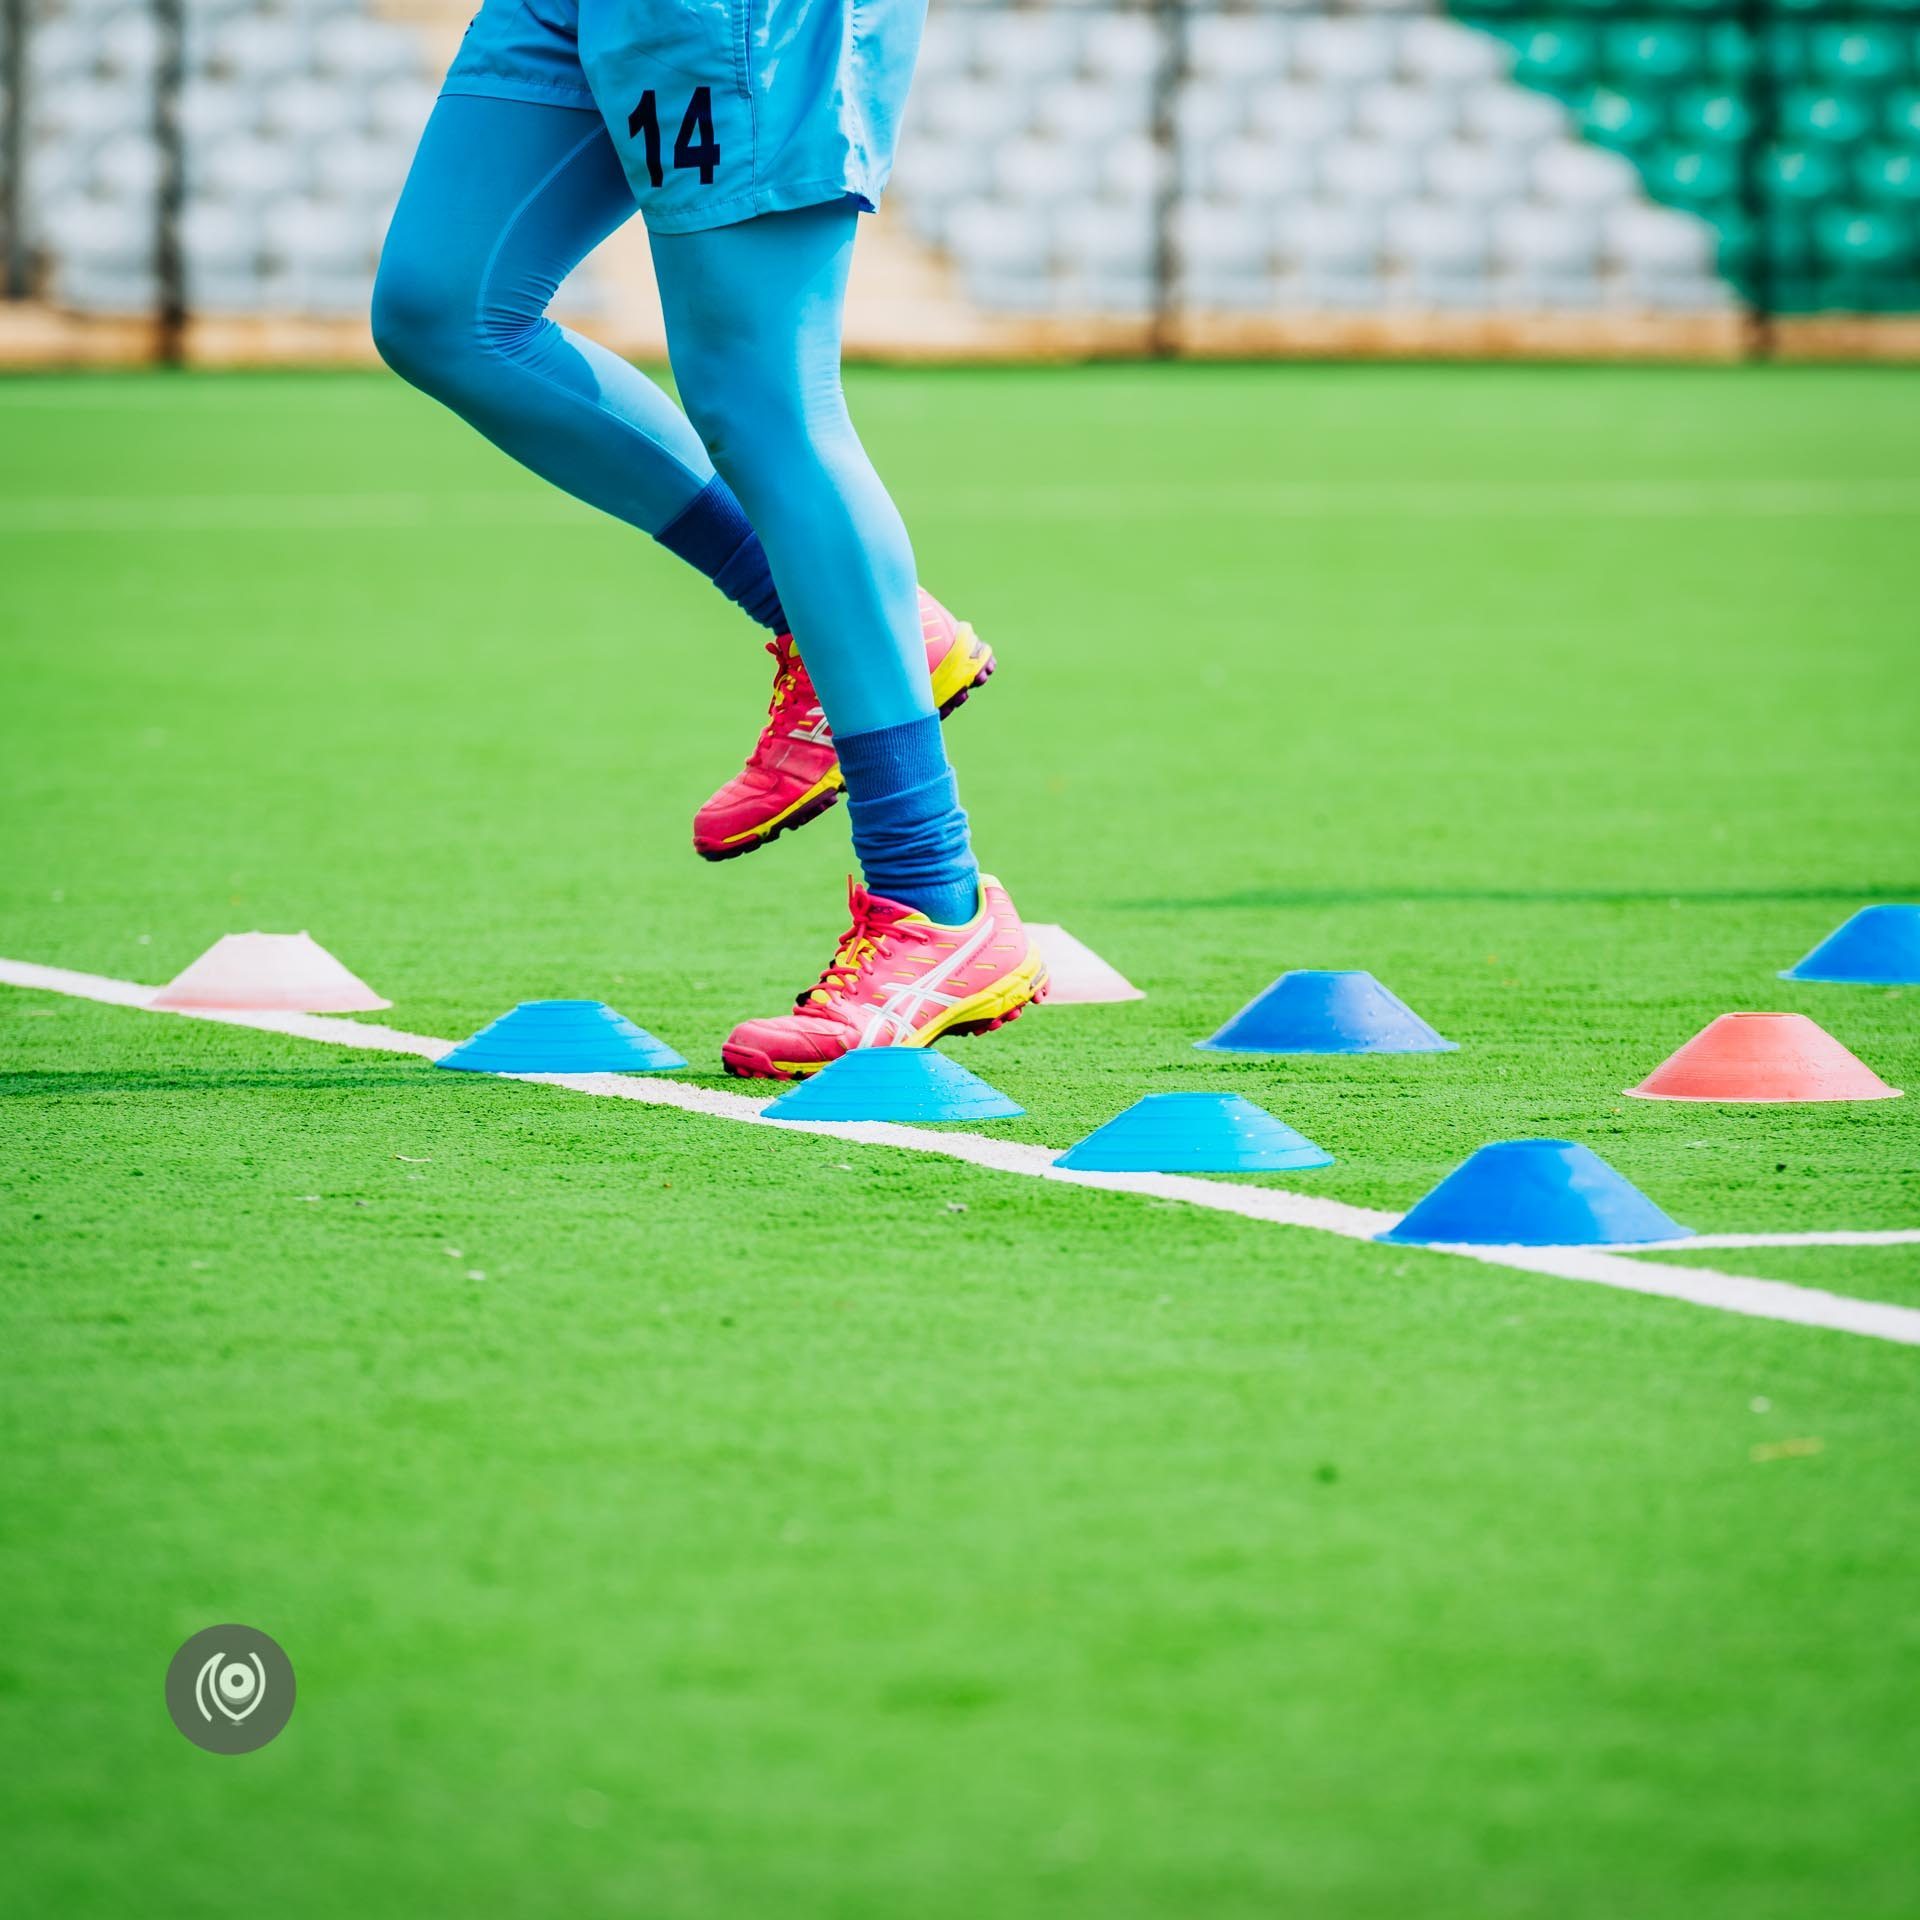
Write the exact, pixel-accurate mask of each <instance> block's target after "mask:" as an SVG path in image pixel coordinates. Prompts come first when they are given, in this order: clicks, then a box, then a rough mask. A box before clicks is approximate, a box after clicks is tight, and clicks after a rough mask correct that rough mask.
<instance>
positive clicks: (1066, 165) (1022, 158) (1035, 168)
mask: <svg viewBox="0 0 1920 1920" xmlns="http://www.w3.org/2000/svg"><path fill="white" fill-rule="evenodd" d="M1098 177H1099V155H1098V154H1097V153H1096V152H1095V151H1094V150H1093V149H1092V148H1091V147H1087V146H1082V145H1076V144H1074V143H1073V142H1070V141H1066V140H1035V139H1017V140H1007V141H1004V142H1002V143H1001V146H1000V148H999V150H998V151H997V152H996V153H995V154H994V156H993V178H994V183H995V185H996V186H997V187H998V189H999V191H1000V193H1001V194H1002V195H1003V196H1004V197H1005V198H1006V199H1008V200H1027V201H1037V202H1042V203H1045V204H1049V205H1052V204H1057V203H1058V202H1060V201H1063V200H1084V199H1086V198H1087V197H1088V196H1089V195H1090V194H1092V192H1093V191H1094V188H1095V186H1096V184H1097V182H1098Z"/></svg>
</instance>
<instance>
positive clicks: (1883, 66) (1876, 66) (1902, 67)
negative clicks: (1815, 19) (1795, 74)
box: [1807, 26, 1908, 86]
mask: <svg viewBox="0 0 1920 1920" xmlns="http://www.w3.org/2000/svg"><path fill="white" fill-rule="evenodd" d="M1807 51H1808V65H1809V68H1810V70H1811V72H1812V75H1813V77H1814V79H1816V80H1817V81H1820V82H1821V83H1823V84H1825V85H1829V86H1832V85H1852V84H1858V83H1859V82H1861V81H1863V80H1864V81H1875V80H1888V79H1892V78H1893V77H1894V76H1895V75H1898V74H1904V73H1905V72H1906V71H1907V70H1908V65H1907V63H1908V48H1907V47H1906V46H1904V45H1903V44H1902V37H1901V36H1900V34H1898V33H1897V32H1896V31H1895V30H1894V29H1892V28H1890V27H1868V26H1823V27H1817V28H1815V30H1814V33H1813V36H1812V39H1811V41H1810V42H1809V43H1808V49H1807Z"/></svg>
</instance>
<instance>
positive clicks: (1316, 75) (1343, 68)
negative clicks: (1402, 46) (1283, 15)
mask: <svg viewBox="0 0 1920 1920" xmlns="http://www.w3.org/2000/svg"><path fill="white" fill-rule="evenodd" d="M1398 41H1399V26H1398V23H1397V22H1394V21H1390V20H1368V19H1360V20H1353V19H1324V18H1322V19H1313V20H1303V21H1302V22H1300V24H1299V26H1298V27H1297V28H1296V29H1295V30H1294V35H1293V71H1294V72H1295V73H1296V74H1300V75H1302V76H1304V77H1306V78H1309V79H1318V80H1333V81H1340V82H1343V83H1345V84H1346V85H1347V86H1350V87H1351V86H1357V85H1361V84H1363V83H1365V82H1367V81H1374V80H1386V79H1390V78H1391V77H1392V74H1393V68H1394V57H1395V49H1396V47H1397V45H1398Z"/></svg>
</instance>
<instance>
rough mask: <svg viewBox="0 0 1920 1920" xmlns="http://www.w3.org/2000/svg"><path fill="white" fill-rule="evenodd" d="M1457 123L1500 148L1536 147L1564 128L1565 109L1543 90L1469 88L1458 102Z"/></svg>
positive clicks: (1566, 120) (1566, 124) (1502, 87)
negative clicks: (1458, 118)
mask: <svg viewBox="0 0 1920 1920" xmlns="http://www.w3.org/2000/svg"><path fill="white" fill-rule="evenodd" d="M1460 124H1461V126H1462V127H1464V128H1465V129H1466V131H1467V132H1469V133H1471V134H1475V135H1477V136H1478V137H1479V138H1480V139H1482V140H1487V141H1491V142H1493V143H1494V144H1496V145H1498V146H1503V147H1535V146H1538V145H1540V143H1541V142H1542V141H1546V140H1556V139H1558V138H1560V136H1561V135H1562V134H1564V133H1565V132H1566V130H1567V126H1568V119H1567V110H1566V108H1565V107H1563V106H1562V105H1561V104H1560V103H1559V101H1557V100H1550V99H1548V98H1547V96H1546V95H1545V94H1544V93H1527V92H1524V91H1523V90H1522V89H1521V88H1519V87H1508V86H1479V87H1473V88H1470V89H1469V90H1468V91H1467V92H1466V93H1465V94H1464V95H1462V96H1461V101H1460Z"/></svg>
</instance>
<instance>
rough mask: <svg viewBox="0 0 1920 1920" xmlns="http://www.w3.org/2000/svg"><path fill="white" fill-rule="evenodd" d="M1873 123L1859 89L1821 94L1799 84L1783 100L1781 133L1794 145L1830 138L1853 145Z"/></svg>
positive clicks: (1840, 143)
mask: <svg viewBox="0 0 1920 1920" xmlns="http://www.w3.org/2000/svg"><path fill="white" fill-rule="evenodd" d="M1872 123H1873V116H1872V113H1871V112H1870V111H1869V108H1868V104H1867V101H1866V99H1865V98H1864V97H1863V95H1862V94H1861V93H1859V92H1848V93H1821V92H1816V91H1815V90H1814V89H1813V88H1811V87H1795V88H1793V89H1792V90H1791V91H1790V92H1789V93H1788V94H1787V96H1786V97H1785V98H1784V99H1783V100H1782V101H1781V102H1780V135H1781V138H1782V139H1783V140H1785V141H1786V142H1788V143H1789V144H1791V145H1801V144H1806V143H1810V142H1813V141H1830V142H1832V143H1834V144H1835V145H1839V146H1851V145H1853V144H1854V143H1855V142H1856V141H1858V140H1859V139H1860V138H1861V137H1862V136H1863V135H1864V134H1865V133H1866V131H1867V129H1868V128H1869V127H1870V126H1871V125H1872Z"/></svg>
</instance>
